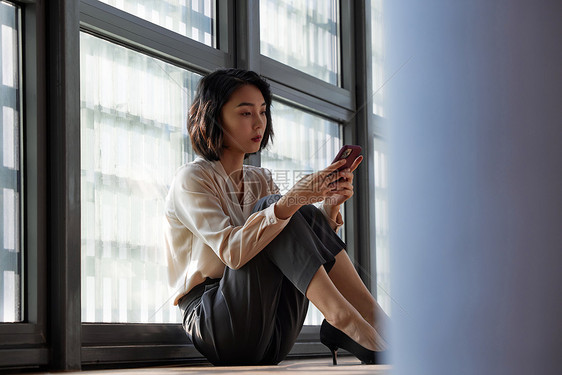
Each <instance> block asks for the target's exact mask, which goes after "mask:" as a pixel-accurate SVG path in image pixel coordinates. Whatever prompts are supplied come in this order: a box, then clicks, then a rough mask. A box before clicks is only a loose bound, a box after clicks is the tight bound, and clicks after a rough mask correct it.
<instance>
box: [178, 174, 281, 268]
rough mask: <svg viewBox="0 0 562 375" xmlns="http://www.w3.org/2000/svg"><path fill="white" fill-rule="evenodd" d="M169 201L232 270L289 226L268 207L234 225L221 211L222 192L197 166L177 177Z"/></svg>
mask: <svg viewBox="0 0 562 375" xmlns="http://www.w3.org/2000/svg"><path fill="white" fill-rule="evenodd" d="M170 198H171V200H172V203H173V207H174V212H175V215H176V217H177V219H178V220H179V221H180V222H181V223H182V224H183V225H184V226H185V227H186V228H187V229H189V231H191V232H192V233H193V234H194V235H195V236H196V237H197V238H199V239H200V240H201V241H203V242H204V243H205V244H206V245H207V246H209V247H210V248H211V249H212V250H213V252H214V253H215V254H216V255H217V256H218V257H219V259H221V261H222V262H223V263H224V264H225V265H226V266H228V267H230V268H233V269H237V268H240V267H242V266H243V265H244V264H246V263H247V262H248V261H249V260H250V259H252V258H253V257H254V256H255V255H256V254H258V253H259V252H260V251H261V250H262V249H263V248H264V247H265V246H266V245H267V244H269V242H270V241H271V240H272V239H273V238H275V236H277V234H279V232H281V230H283V228H284V227H285V225H286V224H287V222H288V220H280V219H279V218H278V217H277V216H276V215H275V211H274V205H271V206H269V207H268V208H266V209H264V210H262V211H259V212H256V213H254V214H252V215H250V216H249V217H248V219H247V220H246V222H245V223H244V224H243V225H241V226H236V225H234V224H233V222H232V219H231V217H230V215H229V213H228V212H225V209H224V208H223V206H224V204H225V202H224V201H225V199H228V198H227V197H225V192H224V191H222V190H221V189H220V188H219V187H218V186H217V185H216V184H215V183H214V181H213V179H212V178H211V177H210V176H209V175H208V174H207V173H206V172H205V171H204V170H203V169H202V168H200V167H199V166H193V165H190V166H187V167H185V168H184V169H183V170H181V171H180V172H179V173H178V175H177V176H176V178H175V180H174V182H173V185H172V188H171V197H170Z"/></svg>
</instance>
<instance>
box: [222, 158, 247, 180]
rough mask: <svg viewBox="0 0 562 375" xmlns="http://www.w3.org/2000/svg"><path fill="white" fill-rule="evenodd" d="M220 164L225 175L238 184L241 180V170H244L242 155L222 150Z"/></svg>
mask: <svg viewBox="0 0 562 375" xmlns="http://www.w3.org/2000/svg"><path fill="white" fill-rule="evenodd" d="M220 162H221V164H222V167H223V168H224V171H225V172H226V175H227V176H229V177H230V178H231V179H234V180H235V182H239V181H240V180H241V179H242V169H243V168H244V154H238V153H236V154H233V153H230V152H228V151H227V150H224V152H223V154H222V156H221V158H220Z"/></svg>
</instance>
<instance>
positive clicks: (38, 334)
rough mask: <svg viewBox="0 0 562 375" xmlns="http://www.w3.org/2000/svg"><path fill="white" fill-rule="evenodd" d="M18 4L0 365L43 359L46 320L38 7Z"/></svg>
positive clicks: (43, 113) (43, 112)
mask: <svg viewBox="0 0 562 375" xmlns="http://www.w3.org/2000/svg"><path fill="white" fill-rule="evenodd" d="M12 3H13V4H15V5H17V6H18V7H19V8H20V14H19V18H20V25H21V27H20V32H21V34H20V38H19V40H20V51H21V52H20V53H21V57H22V59H21V63H20V69H21V71H20V82H21V86H20V87H21V93H20V98H21V106H20V107H21V116H20V146H21V149H20V157H21V160H22V163H21V164H22V169H23V171H22V192H21V199H22V215H21V220H20V225H21V231H20V236H21V239H22V240H21V251H22V253H23V259H22V270H23V271H22V281H23V296H22V297H23V298H22V306H23V314H22V321H21V322H15V323H0V342H1V343H2V344H1V346H0V350H1V352H6V353H7V354H8V355H2V356H0V368H5V367H7V368H10V367H27V366H40V365H46V364H47V363H48V341H47V339H48V335H47V321H46V312H47V311H46V309H47V307H46V301H47V298H46V293H47V289H46V283H47V269H46V259H47V258H46V255H47V246H46V243H47V232H46V230H45V224H46V222H47V207H46V202H47V195H46V190H45V189H44V188H43V187H44V186H45V185H46V183H47V173H46V171H47V163H46V142H45V140H46V132H45V123H46V121H45V118H46V100H45V97H46V96H45V94H44V93H45V90H46V85H45V74H44V71H43V70H42V69H41V67H43V66H45V50H44V45H45V39H44V33H43V32H42V31H41V29H42V25H43V19H44V8H43V7H42V6H41V5H39V4H35V2H30V1H26V2H21V1H12Z"/></svg>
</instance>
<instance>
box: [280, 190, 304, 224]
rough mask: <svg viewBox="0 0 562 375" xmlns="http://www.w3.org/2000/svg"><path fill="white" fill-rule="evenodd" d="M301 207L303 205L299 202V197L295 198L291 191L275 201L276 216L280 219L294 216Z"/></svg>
mask: <svg viewBox="0 0 562 375" xmlns="http://www.w3.org/2000/svg"><path fill="white" fill-rule="evenodd" d="M301 207H302V205H301V204H299V203H298V199H294V197H292V194H291V192H288V193H287V194H285V195H283V196H282V197H281V198H280V199H279V200H278V201H277V203H275V207H274V211H275V216H276V217H277V218H278V219H281V220H286V219H288V218H290V217H291V216H293V214H294V213H295V212H297V211H298V210H299V208H301Z"/></svg>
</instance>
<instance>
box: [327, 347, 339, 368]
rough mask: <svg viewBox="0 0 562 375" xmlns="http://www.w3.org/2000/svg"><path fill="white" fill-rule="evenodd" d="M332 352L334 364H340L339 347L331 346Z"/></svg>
mask: <svg viewBox="0 0 562 375" xmlns="http://www.w3.org/2000/svg"><path fill="white" fill-rule="evenodd" d="M329 349H330V351H331V352H332V365H334V366H337V364H338V348H335V349H332V348H329Z"/></svg>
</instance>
